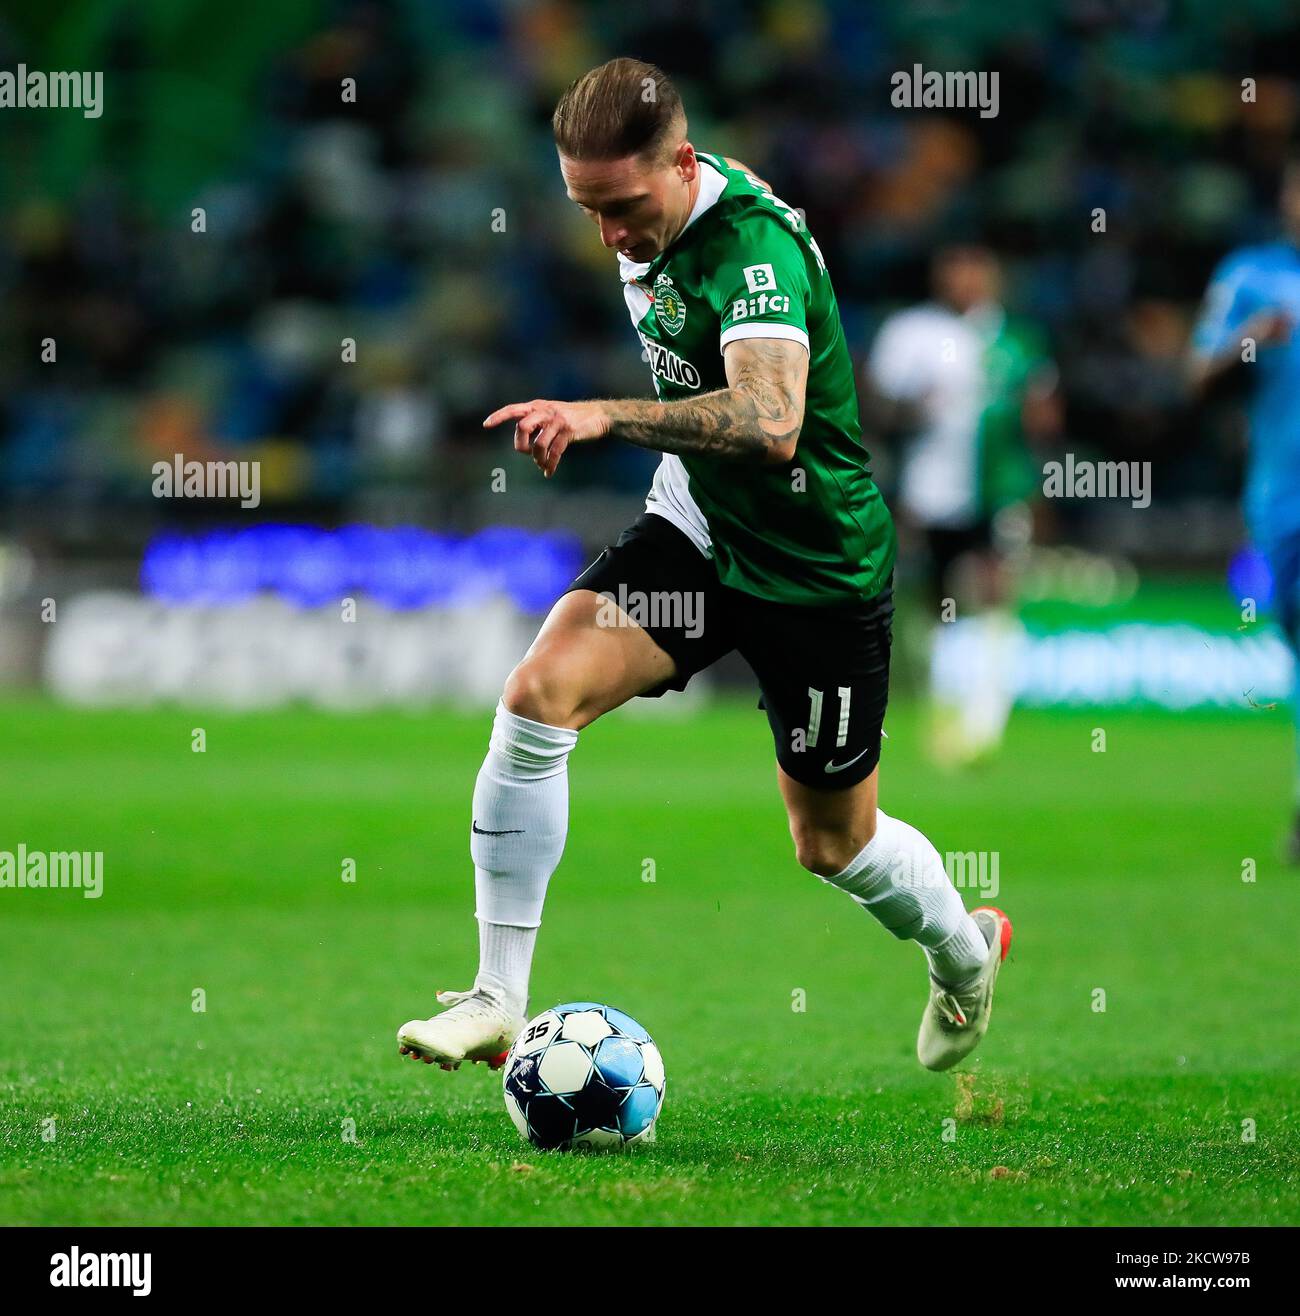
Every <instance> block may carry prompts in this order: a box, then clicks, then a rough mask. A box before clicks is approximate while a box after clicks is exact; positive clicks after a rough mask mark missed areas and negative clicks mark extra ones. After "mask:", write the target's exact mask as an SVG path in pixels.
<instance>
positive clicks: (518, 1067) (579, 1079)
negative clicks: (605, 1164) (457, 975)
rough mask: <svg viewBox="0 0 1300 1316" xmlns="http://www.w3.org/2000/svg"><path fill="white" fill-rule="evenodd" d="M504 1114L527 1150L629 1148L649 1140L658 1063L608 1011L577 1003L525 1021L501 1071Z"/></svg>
mask: <svg viewBox="0 0 1300 1316" xmlns="http://www.w3.org/2000/svg"><path fill="white" fill-rule="evenodd" d="M505 1098H506V1110H508V1111H509V1112H510V1118H511V1119H512V1120H513V1121H514V1125H515V1128H517V1129H518V1130H519V1134H520V1137H523V1138H527V1139H528V1141H529V1142H531V1143H532V1144H533V1146H534V1147H540V1148H542V1149H543V1150H544V1151H556V1150H566V1149H568V1148H570V1147H629V1146H631V1145H632V1144H633V1143H635V1142H649V1141H651V1140H652V1139H653V1138H654V1128H655V1120H656V1119H658V1118H659V1108H660V1107H661V1106H662V1105H663V1101H664V1062H663V1058H662V1057H661V1056H660V1054H659V1048H658V1047H657V1046H655V1044H654V1042H653V1041H651V1039H650V1034H649V1033H647V1032H646V1030H645V1029H644V1028H642V1027H641V1025H640V1024H639V1023H637V1021H636V1020H635V1019H633V1018H632V1017H631V1015H626V1014H624V1013H623V1011H622V1010H615V1009H614V1008H613V1007H612V1006H609V1005H596V1004H594V1003H593V1002H591V1001H577V1002H572V1003H570V1004H569V1005H557V1006H555V1007H554V1008H552V1009H550V1010H546V1011H544V1012H543V1013H542V1014H539V1015H538V1016H537V1017H536V1018H535V1019H530V1020H529V1021H528V1023H527V1024H525V1025H524V1030H523V1032H521V1033H520V1034H519V1036H518V1037H517V1038H515V1044H514V1046H512V1047H511V1048H510V1053H509V1055H508V1056H507V1057H506V1064H505Z"/></svg>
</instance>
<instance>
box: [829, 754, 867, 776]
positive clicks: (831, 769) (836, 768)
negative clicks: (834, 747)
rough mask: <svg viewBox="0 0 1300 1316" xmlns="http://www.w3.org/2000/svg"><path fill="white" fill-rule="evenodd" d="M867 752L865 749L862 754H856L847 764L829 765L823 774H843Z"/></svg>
mask: <svg viewBox="0 0 1300 1316" xmlns="http://www.w3.org/2000/svg"><path fill="white" fill-rule="evenodd" d="M866 752H867V751H866V750H865V749H864V750H863V751H862V753H861V754H855V755H854V756H853V757H852V758H851V759H850V760H849V761H848V762H847V763H827V764H826V765H825V766H824V767H823V768H822V771H823V772H843V771H844V769H845V768H851V767H852V766H853V765H854V764H855V763H856V762H857V761H858V760H859V759H860V758H861V757H862V754H865V753H866Z"/></svg>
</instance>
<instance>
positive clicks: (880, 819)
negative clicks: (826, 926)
mask: <svg viewBox="0 0 1300 1316" xmlns="http://www.w3.org/2000/svg"><path fill="white" fill-rule="evenodd" d="M822 881H824V882H829V883H830V884H831V885H832V886H837V887H839V888H840V889H841V890H842V891H847V892H848V893H849V895H851V896H852V897H853V899H854V900H856V901H857V902H858V904H860V905H861V906H862V908H863V909H865V910H866V911H867V912H868V913H869V914H872V915H873V916H874V917H875V918H876V919H878V920H879V921H880V922H881V923H882V924H884V926H885V927H886V928H888V929H889V931H890V932H892V933H893V934H894V936H896V937H898V938H899V939H900V940H903V941H915V942H917V943H918V944H919V945H920V946H921V948H922V949H923V950H924V951H925V956H926V959H927V960H928V961H929V963H930V972H931V974H932V975H933V976H934V977H935V978H936V979H937V980H938V981H939V982H940V983H942V984H943V985H944V986H945V987H960V986H962V985H964V984H965V983H966V982H968V981H969V980H970V979H971V978H973V977H974V976H975V975H976V974H977V973H978V972H979V971H980V969H981V968H982V967H983V964H984V961H985V959H986V958H987V956H988V951H989V947H988V942H987V941H985V940H984V934H983V933H982V932H981V931H980V929H979V924H978V923H976V922H975V920H974V919H973V918H971V916H970V915H969V914H968V913H967V912H966V907H965V906H964V905H963V904H962V900H961V896H960V895H958V894H957V889H956V888H955V887H954V886H953V884H952V882H951V881H950V880H949V878H948V874H947V872H946V871H945V869H944V866H943V860H942V859H940V858H939V852H938V851H937V850H936V849H935V848H934V846H932V845H931V844H930V842H929V841H928V840H926V838H925V837H924V836H923V835H922V834H921V833H920V832H918V831H917V830H916V828H915V827H911V826H909V825H908V824H907V823H905V822H902V821H900V820H899V819H898V818H891V817H890V816H889V815H888V814H887V813H884V812H883V811H881V810H879V809H877V810H876V834H875V835H874V836H873V837H872V838H871V840H870V841H868V842H867V844H866V845H865V846H864V847H863V849H862V852H861V853H860V854H859V855H858V856H857V857H856V858H855V859H854V860H853V861H852V862H851V863H850V864H849V865H848V867H847V868H845V869H844V871H843V872H840V873H836V874H835V876H834V877H825V878H823V879H822Z"/></svg>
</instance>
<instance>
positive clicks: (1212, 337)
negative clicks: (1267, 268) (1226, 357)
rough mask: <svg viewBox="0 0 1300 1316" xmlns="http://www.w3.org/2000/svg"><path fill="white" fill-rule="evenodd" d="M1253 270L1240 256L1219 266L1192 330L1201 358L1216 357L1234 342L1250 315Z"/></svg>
mask: <svg viewBox="0 0 1300 1316" xmlns="http://www.w3.org/2000/svg"><path fill="white" fill-rule="evenodd" d="M1249 273H1250V267H1249V266H1248V265H1247V264H1246V262H1245V261H1243V260H1242V259H1241V257H1240V256H1230V257H1228V259H1227V260H1225V261H1223V262H1221V263H1220V265H1219V267H1218V268H1217V269H1216V270H1215V271H1214V274H1213V275H1212V276H1211V278H1210V285H1209V287H1208V288H1207V289H1206V292H1205V301H1204V303H1203V304H1202V306H1201V313H1200V315H1199V316H1198V317H1197V321H1196V327H1195V328H1194V329H1193V330H1192V350H1193V351H1194V352H1195V353H1196V354H1197V355H1198V356H1216V355H1217V354H1218V353H1220V352H1222V351H1223V350H1224V349H1225V348H1226V347H1227V346H1228V345H1229V343H1230V342H1231V341H1232V337H1233V335H1234V334H1235V333H1236V332H1237V331H1238V330H1239V329H1240V328H1241V326H1242V324H1243V323H1244V322H1245V320H1246V319H1247V318H1248V316H1249V315H1250V312H1251V311H1252V309H1254V308H1253V306H1252V305H1251V290H1250V288H1249V285H1248V282H1247V276H1248V274H1249Z"/></svg>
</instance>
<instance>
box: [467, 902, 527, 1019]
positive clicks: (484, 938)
mask: <svg viewBox="0 0 1300 1316" xmlns="http://www.w3.org/2000/svg"><path fill="white" fill-rule="evenodd" d="M536 944H537V929H536V928H516V927H512V926H511V925H510V924H509V923H488V922H486V921H484V920H483V919H480V920H479V925H478V976H477V977H476V978H475V979H474V990H475V991H476V992H485V993H486V994H487V995H489V996H494V997H496V999H497V1000H499V1001H502V1002H503V1003H505V1004H506V1005H508V1006H509V1007H510V1008H512V1009H514V1010H517V1011H518V1012H519V1013H520V1014H523V1013H524V1011H525V1010H526V1009H527V1007H528V974H529V970H530V969H531V968H532V966H533V947H534V946H535V945H536Z"/></svg>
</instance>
